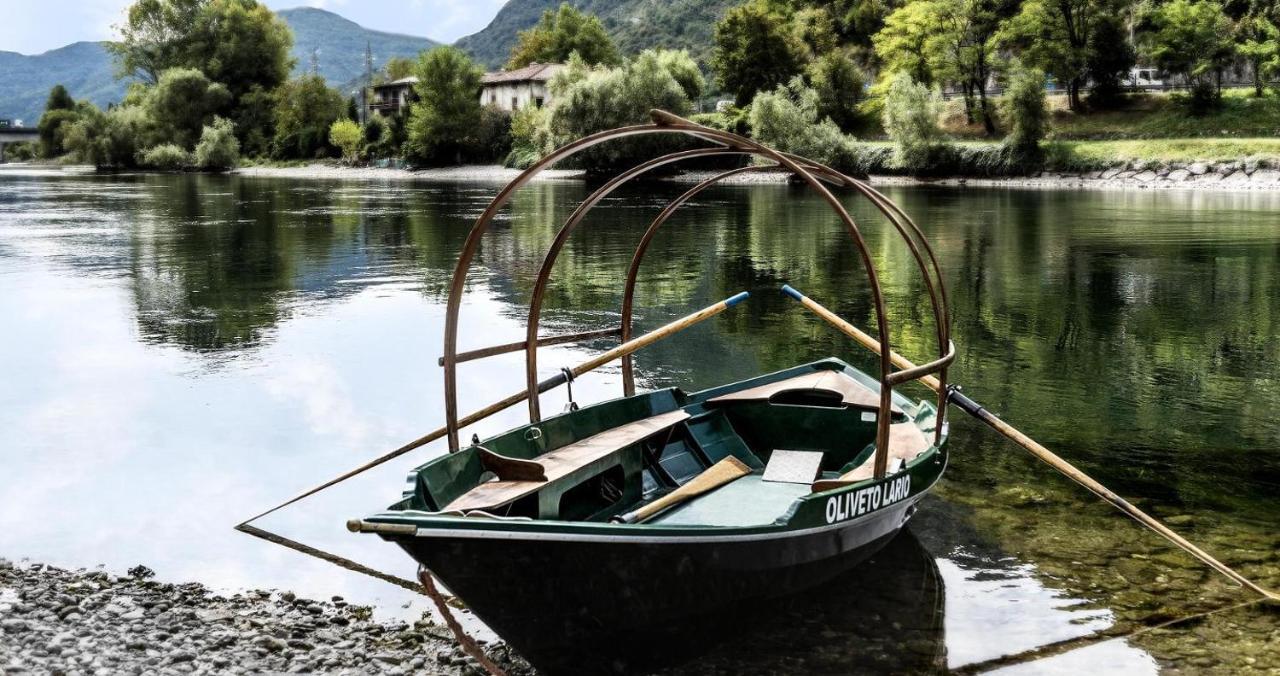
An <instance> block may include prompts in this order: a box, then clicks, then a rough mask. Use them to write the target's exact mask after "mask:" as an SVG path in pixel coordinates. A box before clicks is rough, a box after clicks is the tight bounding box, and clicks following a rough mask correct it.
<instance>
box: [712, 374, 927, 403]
mask: <svg viewBox="0 0 1280 676" xmlns="http://www.w3.org/2000/svg"><path fill="white" fill-rule="evenodd" d="M795 390H822V391H825V392H832V393H835V394H837V395H840V399H841V401H843V402H844V403H845V404H848V405H849V406H856V407H858V408H865V409H870V410H877V409H878V408H879V407H880V395H879V394H878V393H876V392H875V391H873V390H872V389H871V388H869V387H867V386H866V385H863V384H862V383H860V382H858V381H856V380H854V379H853V378H852V377H850V376H849V375H848V374H846V373H844V372H842V371H814V372H812V373H806V374H804V375H799V376H795V377H794V378H787V379H786V380H779V381H777V382H774V383H768V384H765V385H758V386H756V387H749V388H747V389H745V390H739V391H737V392H730V393H728V394H722V395H720V396H718V397H715V398H712V399H710V400H708V401H707V403H708V404H721V403H728V402H732V401H767V400H768V399H770V398H772V397H773V396H774V395H776V394H779V393H781V392H790V391H795ZM893 412H894V413H901V412H902V410H901V409H900V408H898V407H897V406H896V405H895V406H894V407H893Z"/></svg>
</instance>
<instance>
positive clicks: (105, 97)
mask: <svg viewBox="0 0 1280 676" xmlns="http://www.w3.org/2000/svg"><path fill="white" fill-rule="evenodd" d="M59 82H61V83H62V84H63V86H65V87H66V88H67V91H69V92H71V95H72V96H74V97H75V98H77V99H89V100H90V101H93V102H94V103H96V104H98V105H100V106H104V105H106V104H107V103H108V102H110V101H119V100H120V99H122V98H124V91H125V89H126V88H127V87H128V85H129V83H128V81H126V80H117V79H116V77H115V63H114V62H113V61H112V60H111V55H110V54H108V53H107V48H106V46H105V43H102V42H74V43H72V44H69V45H67V46H66V47H59V48H58V49H53V50H50V51H47V52H45V53H43V54H36V55H34V56H27V55H25V54H18V53H16V52H0V118H16V119H20V120H22V121H23V123H24V124H26V125H27V126H29V127H34V126H35V124H36V122H37V121H38V120H39V119H40V113H42V112H44V102H45V99H46V98H48V96H49V90H50V89H51V88H52V87H53V85H55V84H58V83H59Z"/></svg>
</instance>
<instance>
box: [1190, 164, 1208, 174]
mask: <svg viewBox="0 0 1280 676" xmlns="http://www.w3.org/2000/svg"><path fill="white" fill-rule="evenodd" d="M1187 171H1189V172H1191V173H1192V174H1194V175H1196V176H1199V175H1201V174H1207V173H1209V165H1207V164H1205V163H1204V162H1192V163H1191V164H1190V165H1188V166H1187Z"/></svg>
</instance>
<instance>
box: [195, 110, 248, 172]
mask: <svg viewBox="0 0 1280 676" xmlns="http://www.w3.org/2000/svg"><path fill="white" fill-rule="evenodd" d="M192 155H193V157H194V159H195V163H196V166H197V167H199V168H200V169H204V170H205V171H227V170H228V169H234V168H235V166H236V165H237V164H239V162H240V142H239V141H237V140H236V133H235V125H233V124H232V123H231V121H230V120H226V119H223V118H221V117H215V118H213V122H212V123H211V124H209V125H207V126H205V128H204V129H203V130H201V132H200V142H199V143H197V144H196V149H195V152H194V153H192Z"/></svg>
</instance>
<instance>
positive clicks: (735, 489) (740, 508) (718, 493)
mask: <svg viewBox="0 0 1280 676" xmlns="http://www.w3.org/2000/svg"><path fill="white" fill-rule="evenodd" d="M811 490H812V489H811V488H810V487H809V484H793V483H780V482H776V481H764V480H763V475H761V474H748V475H747V476H744V477H742V478H740V479H737V480H736V481H733V482H732V483H729V484H726V485H724V486H722V487H720V488H718V489H716V490H714V491H712V492H711V493H708V494H706V495H703V496H702V497H699V498H697V499H694V500H691V501H689V502H687V503H685V504H683V505H680V506H679V507H675V508H672V509H671V510H669V511H667V512H664V513H662V514H660V515H658V516H657V517H654V518H653V519H650V520H649V521H648V523H655V524H662V525H664V526H731V527H744V526H764V525H768V524H771V523H773V522H774V521H776V520H778V519H779V518H781V517H782V516H784V515H785V514H786V513H787V510H789V509H790V508H791V505H792V503H794V502H795V501H796V499H797V498H802V497H804V496H806V495H808V494H809V493H810V492H811Z"/></svg>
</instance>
